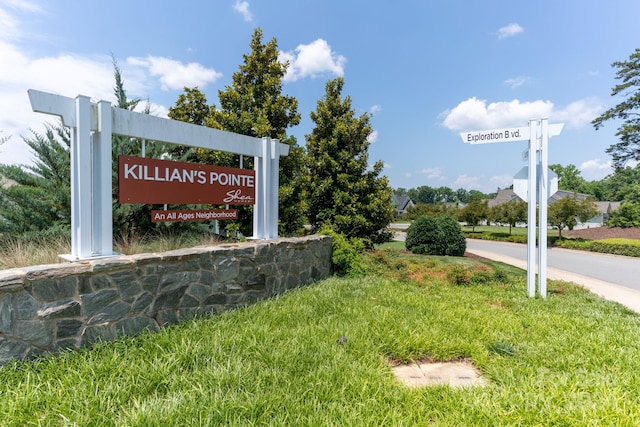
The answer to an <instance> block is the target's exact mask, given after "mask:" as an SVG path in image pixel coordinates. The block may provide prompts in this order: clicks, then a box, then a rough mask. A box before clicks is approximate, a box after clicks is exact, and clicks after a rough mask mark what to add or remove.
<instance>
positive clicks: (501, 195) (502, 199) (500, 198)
mask: <svg viewBox="0 0 640 427" xmlns="http://www.w3.org/2000/svg"><path fill="white" fill-rule="evenodd" d="M517 200H520V197H518V195H517V194H516V193H514V192H513V190H512V189H511V188H505V189H503V190H498V193H497V194H496V197H495V198H494V199H489V200H488V201H487V207H489V209H491V208H492V207H494V206H498V205H501V204H503V203H509V202H513V201H517Z"/></svg>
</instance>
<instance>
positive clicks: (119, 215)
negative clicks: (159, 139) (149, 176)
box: [0, 59, 165, 234]
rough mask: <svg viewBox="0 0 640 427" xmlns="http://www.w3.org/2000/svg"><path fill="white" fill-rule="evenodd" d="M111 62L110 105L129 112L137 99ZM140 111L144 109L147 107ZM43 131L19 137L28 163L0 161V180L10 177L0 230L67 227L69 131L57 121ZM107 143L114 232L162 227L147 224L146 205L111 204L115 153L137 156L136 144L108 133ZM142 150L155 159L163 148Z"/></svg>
mask: <svg viewBox="0 0 640 427" xmlns="http://www.w3.org/2000/svg"><path fill="white" fill-rule="evenodd" d="M113 66H114V78H115V86H114V95H115V98H116V103H115V105H116V107H118V108H125V109H129V110H132V109H134V108H136V106H137V105H138V104H139V102H140V99H129V98H127V95H126V91H125V89H124V81H123V80H122V75H121V73H120V69H119V67H118V64H117V62H116V61H115V59H114V60H113ZM145 112H146V113H148V112H149V109H148V107H147V108H146V109H145ZM45 129H46V132H45V134H44V135H41V134H38V133H36V132H32V133H33V136H32V137H31V138H25V139H24V141H25V143H26V144H27V145H28V146H29V147H30V148H31V150H32V151H33V154H34V156H35V158H34V164H33V165H22V166H18V165H0V178H4V179H6V180H10V181H13V183H12V184H13V185H11V186H8V187H4V186H0V232H4V233H12V234H16V233H25V232H39V231H45V230H49V229H68V228H69V226H70V224H71V201H70V199H71V188H70V181H71V168H70V164H71V162H70V153H69V150H70V145H71V139H70V132H69V129H68V128H65V127H63V126H62V124H60V123H58V124H56V125H45ZM112 144H113V151H112V156H113V157H112V162H113V172H112V177H113V178H112V179H113V181H112V183H113V195H112V196H113V220H114V233H116V234H118V233H122V232H128V231H137V232H142V233H145V232H149V231H151V230H155V229H156V228H157V227H159V226H164V225H158V224H154V223H152V222H151V209H152V207H151V206H150V205H120V204H119V203H117V195H118V173H117V172H118V161H117V157H118V155H119V154H125V155H140V153H141V149H142V142H141V141H140V140H137V139H135V138H128V137H122V136H117V135H114V137H113V140H112ZM146 149H147V153H148V155H149V156H154V157H157V156H159V155H160V154H161V153H162V152H163V151H164V149H165V148H164V145H163V144H159V143H154V142H153V141H149V142H147V143H146Z"/></svg>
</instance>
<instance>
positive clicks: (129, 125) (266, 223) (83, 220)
mask: <svg viewBox="0 0 640 427" xmlns="http://www.w3.org/2000/svg"><path fill="white" fill-rule="evenodd" d="M28 93H29V100H30V101H31V108H32V109H33V111H35V112H39V113H44V114H51V115H54V116H59V117H60V118H61V120H62V124H63V125H64V126H66V127H69V128H71V149H70V151H71V254H67V255H61V256H62V257H63V258H65V259H67V260H70V261H82V260H88V259H94V258H102V257H109V256H114V255H117V254H116V253H115V252H114V251H113V208H112V200H111V195H112V183H111V179H112V168H113V165H112V161H111V159H112V153H111V152H112V147H111V145H112V135H122V136H128V137H132V138H140V139H143V140H149V141H159V142H166V143H171V144H179V145H186V146H190V147H199V148H206V149H210V150H219V151H227V152H231V153H236V154H241V155H245V156H253V157H254V158H255V166H254V167H255V171H256V204H255V206H254V210H253V236H252V238H253V239H259V240H266V239H273V238H277V237H278V187H279V180H278V172H279V163H280V156H286V155H288V154H289V146H288V145H286V144H281V143H279V142H278V141H277V140H274V139H271V138H255V137H250V136H246V135H240V134H235V133H231V132H225V131H221V130H217V129H212V128H208V127H204V126H198V125H193V124H190V123H185V122H179V121H176V120H170V119H164V118H161V117H155V116H151V115H148V114H142V113H136V112H134V111H129V110H124V109H121V108H116V107H113V106H111V103H110V102H107V101H99V102H97V103H93V102H91V100H90V98H89V97H88V96H83V95H78V96H77V97H76V98H75V99H74V98H68V97H65V96H60V95H55V94H52V93H47V92H41V91H37V90H33V89H29V90H28Z"/></svg>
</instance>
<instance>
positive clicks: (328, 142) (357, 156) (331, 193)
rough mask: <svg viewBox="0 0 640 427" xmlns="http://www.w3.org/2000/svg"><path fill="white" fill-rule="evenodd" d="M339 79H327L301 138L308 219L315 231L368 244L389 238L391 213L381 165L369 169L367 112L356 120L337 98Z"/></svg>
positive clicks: (346, 102)
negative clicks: (324, 230)
mask: <svg viewBox="0 0 640 427" xmlns="http://www.w3.org/2000/svg"><path fill="white" fill-rule="evenodd" d="M343 86H344V79H343V78H336V79H333V80H330V81H329V82H327V84H326V92H325V94H324V96H323V97H322V99H321V100H319V101H318V104H317V107H316V110H315V111H313V112H311V120H313V122H314V123H315V126H314V128H313V129H312V131H311V134H309V135H307V136H306V140H307V157H306V162H305V163H306V168H307V171H308V177H309V181H308V185H307V197H308V201H307V203H308V211H307V212H308V219H309V221H310V223H311V225H312V226H313V227H314V229H318V228H320V227H321V226H322V225H331V227H333V229H334V230H335V231H337V232H339V233H341V234H343V235H345V236H347V237H349V238H353V237H356V238H363V239H365V240H367V241H369V242H371V243H379V242H383V241H387V240H389V239H390V237H391V236H390V234H389V233H387V232H385V231H384V230H385V229H386V227H387V225H388V224H389V222H391V220H392V218H393V215H394V209H393V204H392V202H391V193H392V190H391V188H390V187H389V182H388V179H387V177H385V176H381V173H382V169H383V163H382V162H381V161H378V162H376V163H374V164H373V166H371V167H370V166H369V164H368V160H369V154H368V150H369V145H370V142H369V140H368V138H369V135H371V133H372V128H371V124H370V118H369V115H368V114H367V113H364V114H362V115H361V116H360V117H356V116H355V112H354V110H353V109H352V107H351V97H349V96H347V97H345V98H344V99H343V98H342V89H343Z"/></svg>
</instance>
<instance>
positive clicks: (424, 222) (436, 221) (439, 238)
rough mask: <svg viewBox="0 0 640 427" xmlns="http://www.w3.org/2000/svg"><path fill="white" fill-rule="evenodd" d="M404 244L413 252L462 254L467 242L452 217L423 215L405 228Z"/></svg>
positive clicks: (460, 228)
mask: <svg viewBox="0 0 640 427" xmlns="http://www.w3.org/2000/svg"><path fill="white" fill-rule="evenodd" d="M405 246H406V248H407V249H408V250H410V251H411V252H413V253H415V254H423V255H449V256H463V255H464V252H465V250H466V248H467V242H466V239H465V236H464V233H463V231H462V227H460V224H458V222H457V221H456V220H455V219H453V218H452V217H450V216H440V217H437V218H434V217H431V216H429V215H424V216H421V217H420V218H417V219H416V220H415V221H413V223H412V224H411V225H410V226H409V228H408V229H407V238H406V241H405Z"/></svg>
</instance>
